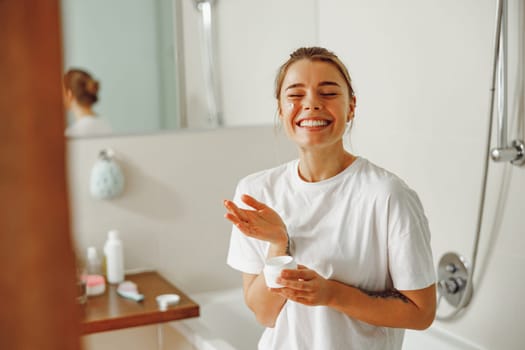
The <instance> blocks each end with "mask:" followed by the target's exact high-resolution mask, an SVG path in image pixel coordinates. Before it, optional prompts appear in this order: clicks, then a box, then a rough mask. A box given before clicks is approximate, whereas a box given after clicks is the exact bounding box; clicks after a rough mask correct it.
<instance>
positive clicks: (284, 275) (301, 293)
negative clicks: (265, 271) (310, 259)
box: [271, 265, 331, 306]
mask: <svg viewBox="0 0 525 350" xmlns="http://www.w3.org/2000/svg"><path fill="white" fill-rule="evenodd" d="M277 283H279V284H281V285H283V286H284V287H283V288H272V289H271V291H272V292H274V293H278V294H280V295H282V296H283V297H285V298H287V299H290V300H292V301H295V302H298V303H301V304H304V305H310V306H314V305H327V304H328V302H329V301H330V299H331V290H330V281H329V280H327V279H325V278H323V277H322V276H321V275H319V274H318V273H317V272H315V271H314V270H311V269H309V268H307V267H306V266H303V265H299V266H298V269H297V270H284V271H282V272H281V277H279V278H278V279H277Z"/></svg>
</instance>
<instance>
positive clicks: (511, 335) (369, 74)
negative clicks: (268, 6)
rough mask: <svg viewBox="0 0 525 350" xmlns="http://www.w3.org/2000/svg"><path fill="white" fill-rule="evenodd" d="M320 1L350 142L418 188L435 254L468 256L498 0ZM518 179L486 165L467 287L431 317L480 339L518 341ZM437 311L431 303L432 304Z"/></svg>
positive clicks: (512, 42) (500, 345)
mask: <svg viewBox="0 0 525 350" xmlns="http://www.w3.org/2000/svg"><path fill="white" fill-rule="evenodd" d="M319 3H320V8H321V11H320V16H321V19H320V43H321V45H324V46H327V47H329V48H331V49H333V50H334V51H335V52H337V53H338V54H339V55H340V56H341V58H342V59H343V60H344V61H345V62H346V63H347V64H348V66H349V69H350V73H351V74H352V77H353V79H354V83H355V88H356V93H357V111H356V120H355V121H356V123H355V126H354V131H353V137H352V145H353V149H354V151H356V153H358V154H361V155H363V156H366V157H368V158H369V159H371V160H373V161H375V162H377V163H379V164H381V165H383V166H385V167H386V168H388V169H391V170H393V171H394V172H396V173H397V174H399V175H400V176H401V177H403V178H404V179H405V180H406V181H407V183H408V184H409V185H410V186H412V187H413V188H414V189H415V190H416V191H417V192H418V193H419V195H420V197H421V199H422V201H423V204H424V206H425V209H426V213H427V216H428V219H429V221H430V227H431V229H432V234H433V236H432V246H433V249H434V259H435V260H436V263H437V261H438V260H439V258H440V257H441V256H442V255H443V253H445V252H447V251H455V252H458V253H460V254H462V255H464V256H465V257H466V258H467V259H468V260H469V261H470V260H471V254H472V247H473V240H474V234H475V228H476V220H477V210H478V205H479V199H480V188H481V181H482V169H483V161H484V152H485V143H486V139H487V137H486V135H487V121H488V110H489V88H490V81H491V72H492V71H491V69H492V51H493V32H494V27H495V11H496V1H488V0H482V1H481V0H465V1H455V0H445V1H415V0H400V1H395V2H391V1H388V0H372V1H359V0H351V1H349V0H323V1H320V2H319ZM524 13H525V5H524V2H523V1H520V0H511V1H509V61H508V64H509V67H508V69H509V72H508V75H509V104H508V105H509V117H511V119H512V122H511V123H510V124H512V125H513V126H514V127H512V126H510V125H509V129H510V130H512V131H513V132H512V138H511V140H512V139H514V138H516V136H519V138H521V139H524V138H525V133H524V129H523V125H524V118H525V116H524V103H525V102H524V100H525V98H524V73H523V69H524V63H525V56H524V54H523V52H524V51H523V49H524V47H523V45H524V42H525V40H524V35H525V34H524V33H525V30H524V29H523V28H524V17H525V15H524ZM518 116H519V122H518ZM517 127H518V128H519V133H518V132H516V130H517ZM492 144H493V145H495V144H496V135H494V136H493V142H492ZM524 184H525V169H524V167H515V166H510V164H498V163H493V162H492V163H491V164H490V171H489V183H488V196H487V202H486V203H487V204H486V209H485V215H484V219H483V230H482V240H481V247H480V251H479V253H480V254H479V260H478V265H477V267H476V273H475V279H474V283H475V292H474V293H475V294H474V298H473V300H472V302H471V305H470V307H469V310H468V312H467V313H466V314H465V315H463V317H461V318H460V319H459V320H457V321H454V322H451V323H443V322H437V323H436V325H438V326H440V327H443V328H445V329H447V330H449V331H451V332H452V333H454V334H456V335H459V336H461V337H463V338H466V339H468V340H470V341H472V342H474V343H476V344H478V345H480V346H481V347H483V348H486V349H523V347H524V346H525V341H524V340H523V335H522V334H521V333H522V329H523V324H524V323H525V314H524V313H523V312H522V311H523V310H525V301H524V298H523V295H524V294H525V281H524V279H523V278H522V276H523V269H524V267H525V255H524V254H523V247H524V246H525V232H524V230H523V213H524V212H525V204H524V202H523V199H524V198H525V186H524ZM496 213H499V214H500V215H499V219H495V216H496ZM445 311H447V309H446V308H441V307H440V309H439V312H440V314H446V312H445Z"/></svg>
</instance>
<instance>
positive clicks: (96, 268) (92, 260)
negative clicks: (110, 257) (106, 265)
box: [86, 247, 102, 275]
mask: <svg viewBox="0 0 525 350" xmlns="http://www.w3.org/2000/svg"><path fill="white" fill-rule="evenodd" d="M86 270H87V273H88V275H102V261H101V259H100V258H99V256H98V253H97V248H95V247H88V249H87V264H86Z"/></svg>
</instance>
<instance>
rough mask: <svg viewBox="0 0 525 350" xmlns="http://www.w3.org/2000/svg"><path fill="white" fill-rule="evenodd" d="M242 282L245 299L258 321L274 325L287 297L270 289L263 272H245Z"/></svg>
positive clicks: (267, 325) (270, 325)
mask: <svg viewBox="0 0 525 350" xmlns="http://www.w3.org/2000/svg"><path fill="white" fill-rule="evenodd" d="M242 282H243V289H244V300H245V302H246V305H248V307H249V308H250V310H252V311H253V313H254V314H255V318H256V319H257V321H258V322H259V323H260V324H262V325H263V326H265V327H270V328H272V327H274V326H275V321H276V320H277V316H279V313H280V312H281V309H282V308H283V306H284V303H285V302H286V298H285V297H283V296H281V295H279V294H277V293H272V292H271V291H269V290H268V287H266V284H265V282H264V276H263V274H262V273H261V274H259V275H250V274H247V273H243V274H242Z"/></svg>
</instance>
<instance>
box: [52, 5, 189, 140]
mask: <svg viewBox="0 0 525 350" xmlns="http://www.w3.org/2000/svg"><path fill="white" fill-rule="evenodd" d="M62 18H63V41H64V56H65V57H64V61H65V64H64V66H65V68H66V70H67V69H69V68H71V67H77V68H80V69H83V70H86V71H88V72H90V73H91V74H92V75H93V76H94V78H95V79H96V80H98V82H99V85H100V91H99V98H100V100H99V102H98V103H97V104H96V105H95V106H94V111H95V112H96V113H97V114H98V115H100V116H101V117H102V118H105V119H106V120H108V121H109V123H110V124H111V127H112V129H113V130H114V131H115V132H119V133H129V132H137V131H139V132H151V131H155V130H161V129H170V128H176V127H177V126H178V124H179V122H180V112H179V107H178V106H179V105H180V104H179V101H178V100H179V98H178V84H177V81H178V79H177V76H176V69H175V67H176V66H177V64H176V63H177V62H176V54H175V51H174V49H175V47H174V43H175V41H174V37H175V33H174V30H173V29H174V28H175V26H174V18H175V14H174V7H173V4H172V2H171V0H159V1H157V0H156V1H151V0H150V1H143V0H134V1H129V0H112V1H109V2H108V1H102V0H90V1H83V0H63V1H62ZM72 122H73V116H72V115H69V116H68V124H71V123H72Z"/></svg>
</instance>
